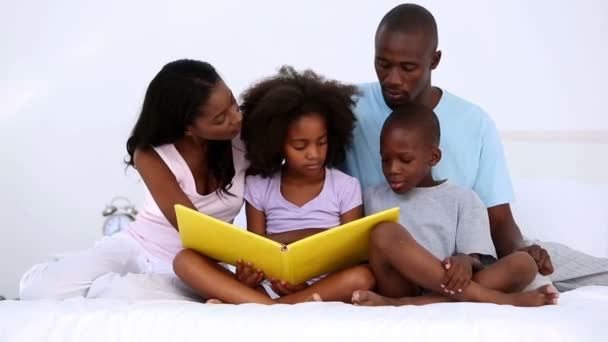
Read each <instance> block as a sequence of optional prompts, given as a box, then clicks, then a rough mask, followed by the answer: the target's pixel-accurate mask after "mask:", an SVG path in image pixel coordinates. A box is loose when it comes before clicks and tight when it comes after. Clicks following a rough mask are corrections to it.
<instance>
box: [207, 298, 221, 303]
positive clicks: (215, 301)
mask: <svg viewBox="0 0 608 342" xmlns="http://www.w3.org/2000/svg"><path fill="white" fill-rule="evenodd" d="M205 304H224V302H222V301H221V300H219V299H217V298H211V299H209V300H208V301H206V302H205Z"/></svg>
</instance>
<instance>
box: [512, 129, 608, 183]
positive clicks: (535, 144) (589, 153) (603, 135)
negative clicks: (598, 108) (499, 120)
mask: <svg viewBox="0 0 608 342" xmlns="http://www.w3.org/2000/svg"><path fill="white" fill-rule="evenodd" d="M501 135H502V138H503V144H504V147H505V153H506V156H507V161H508V163H509V168H510V170H511V174H512V175H513V177H525V178H542V179H554V178H557V179H571V180H576V181H579V182H584V183H608V131H606V130H601V131H600V130H598V131H503V132H501Z"/></svg>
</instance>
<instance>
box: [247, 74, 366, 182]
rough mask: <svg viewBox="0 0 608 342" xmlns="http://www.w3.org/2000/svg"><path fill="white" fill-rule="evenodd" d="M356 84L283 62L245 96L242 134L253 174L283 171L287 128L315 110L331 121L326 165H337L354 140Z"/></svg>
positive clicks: (268, 174) (266, 175)
mask: <svg viewBox="0 0 608 342" xmlns="http://www.w3.org/2000/svg"><path fill="white" fill-rule="evenodd" d="M356 95H358V91H357V88H356V87H355V86H351V85H344V84H341V83H339V82H337V81H331V80H326V79H324V78H323V77H321V76H319V75H317V74H315V73H314V72H313V71H311V70H306V71H304V72H297V71H296V70H295V69H294V68H292V67H290V66H283V67H282V68H281V69H280V70H279V73H278V74H277V75H275V76H273V77H270V78H267V79H264V80H262V81H261V82H259V83H257V84H254V85H253V86H252V87H250V88H249V89H247V90H246V91H245V92H244V94H243V95H242V104H241V111H242V112H243V125H242V131H241V138H242V139H243V142H244V143H245V147H246V149H247V155H246V156H247V159H248V161H249V163H250V166H249V170H248V171H247V173H248V174H250V175H258V174H259V175H262V176H263V177H270V176H272V175H273V174H275V173H277V172H278V171H280V169H281V164H282V162H283V147H284V142H285V139H286V137H287V128H288V126H289V124H290V123H292V122H293V121H294V120H296V119H299V118H300V117H302V116H303V115H305V114H308V113H311V112H316V113H319V114H321V115H322V116H323V118H324V119H325V122H326V125H327V138H328V146H327V158H326V161H325V165H326V166H330V167H331V166H337V165H339V164H340V163H341V162H342V161H343V160H344V157H345V154H346V148H347V147H348V146H349V145H350V143H351V140H352V130H353V128H354V126H355V121H356V119H355V115H354V114H353V111H352V108H353V107H354V105H355V101H356V98H355V96H356Z"/></svg>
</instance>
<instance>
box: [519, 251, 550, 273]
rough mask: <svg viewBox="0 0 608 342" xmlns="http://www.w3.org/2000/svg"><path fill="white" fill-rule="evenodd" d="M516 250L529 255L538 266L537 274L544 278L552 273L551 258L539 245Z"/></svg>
mask: <svg viewBox="0 0 608 342" xmlns="http://www.w3.org/2000/svg"><path fill="white" fill-rule="evenodd" d="M518 250H519V251H522V252H526V253H528V254H530V256H531V257H532V259H534V261H535V262H536V266H538V273H540V274H542V275H544V276H546V275H549V274H551V273H553V263H551V257H550V256H549V253H547V250H546V249H544V248H542V247H541V246H539V245H530V246H527V247H523V248H520V249H518Z"/></svg>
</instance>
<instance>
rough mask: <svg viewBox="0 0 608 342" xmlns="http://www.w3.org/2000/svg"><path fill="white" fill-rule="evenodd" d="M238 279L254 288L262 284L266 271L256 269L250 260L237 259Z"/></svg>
mask: <svg viewBox="0 0 608 342" xmlns="http://www.w3.org/2000/svg"><path fill="white" fill-rule="evenodd" d="M235 276H236V279H237V280H238V281H240V282H241V283H243V284H245V285H246V286H248V287H251V288H252V289H255V288H256V287H258V286H260V284H261V283H262V281H263V280H264V272H262V270H261V269H259V268H258V269H257V270H256V269H254V268H253V265H252V264H251V263H250V262H247V263H245V262H243V261H242V260H237V261H236V275H235Z"/></svg>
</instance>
